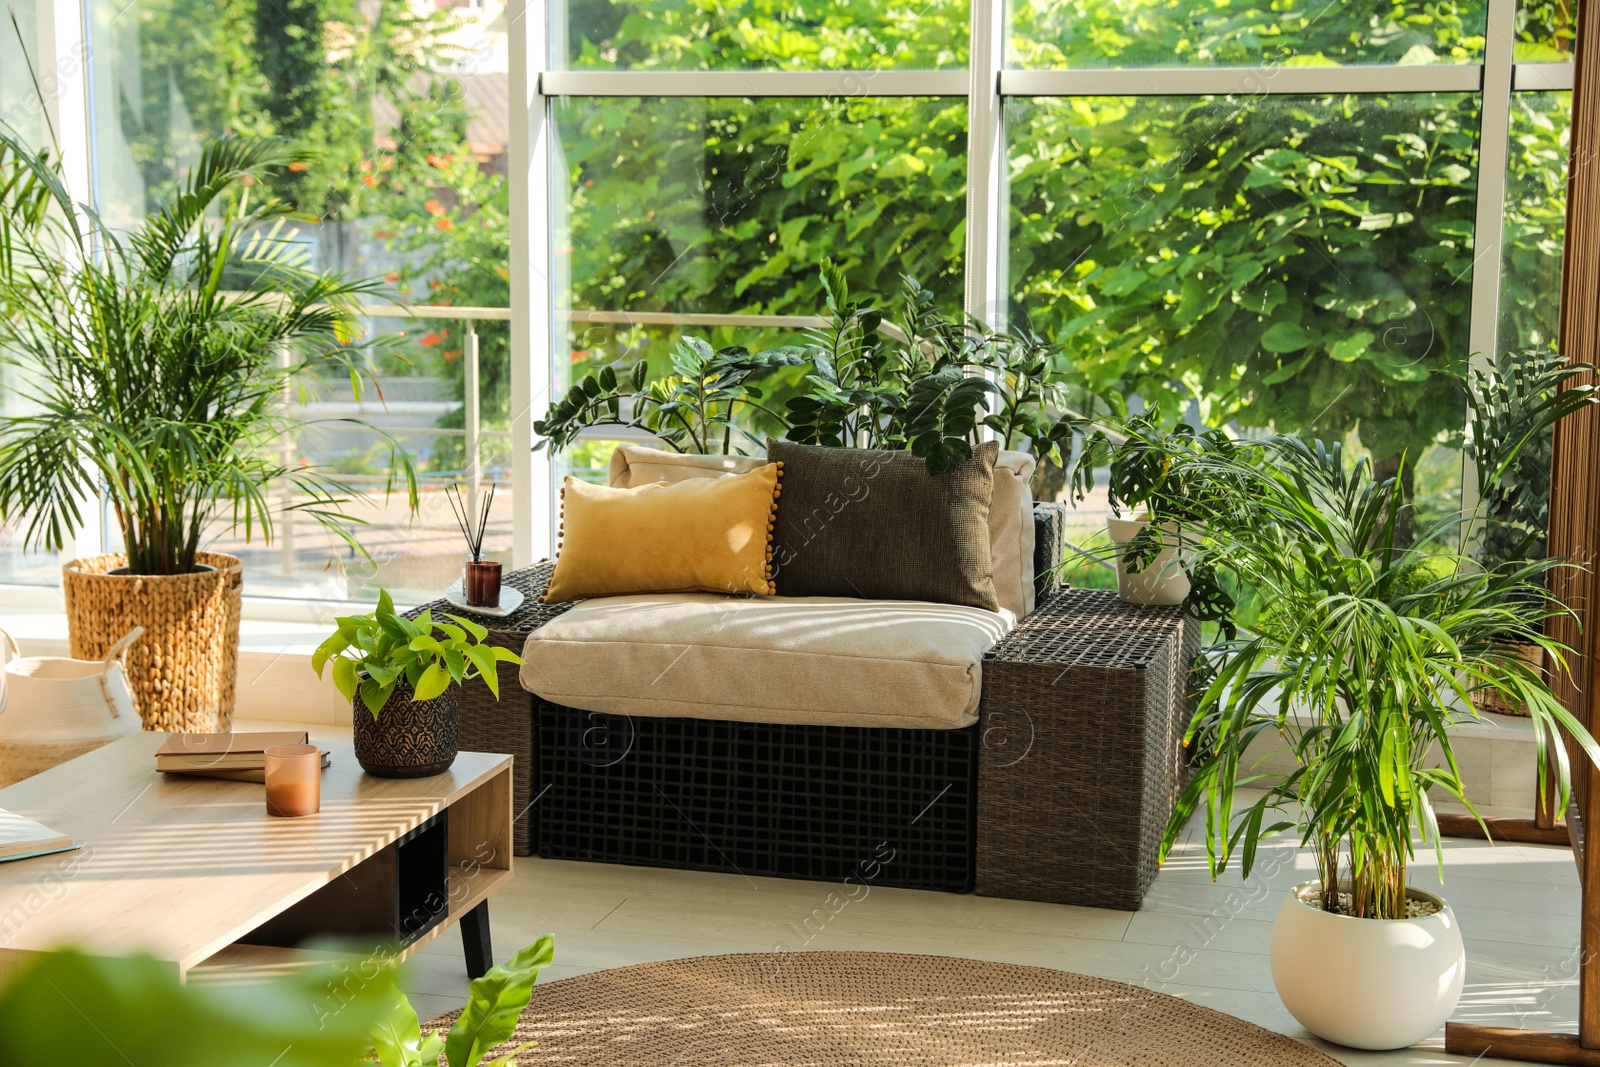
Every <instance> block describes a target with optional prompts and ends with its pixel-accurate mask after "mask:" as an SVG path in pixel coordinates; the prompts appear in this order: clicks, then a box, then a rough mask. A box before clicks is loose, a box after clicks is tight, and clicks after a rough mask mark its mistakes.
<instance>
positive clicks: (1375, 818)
mask: <svg viewBox="0 0 1600 1067" xmlns="http://www.w3.org/2000/svg"><path fill="white" fill-rule="evenodd" d="M1216 462H1218V463H1221V462H1222V461H1220V460H1218V461H1216ZM1230 474H1231V475H1232V476H1233V477H1236V478H1237V479H1239V481H1240V483H1241V485H1242V488H1243V491H1244V493H1245V494H1246V495H1245V499H1248V500H1249V501H1250V502H1251V504H1250V507H1249V508H1248V509H1245V510H1241V511H1238V512H1237V513H1235V514H1234V515H1233V516H1232V517H1231V518H1224V517H1223V515H1222V514H1221V512H1220V510H1219V511H1218V512H1217V513H1214V514H1212V515H1211V516H1209V518H1210V520H1211V521H1210V522H1209V523H1208V528H1207V536H1206V539H1205V541H1204V543H1203V544H1202V545H1200V546H1198V547H1197V549H1196V552H1197V554H1199V555H1200V556H1201V557H1203V558H1204V559H1205V560H1206V561H1207V562H1208V563H1210V564H1212V565H1215V566H1218V567H1222V568H1225V569H1226V570H1228V571H1229V572H1231V573H1232V574H1233V575H1234V576H1235V577H1236V578H1237V580H1238V585H1239V588H1241V589H1242V590H1244V591H1246V592H1247V595H1248V597H1249V600H1250V602H1251V603H1252V604H1254V605H1257V606H1258V607H1259V611H1258V614H1257V616H1256V617H1254V618H1252V619H1249V620H1247V622H1248V633H1247V634H1244V635H1241V636H1240V637H1238V638H1236V639H1234V640H1232V641H1228V642H1224V643H1222V644H1220V645H1217V646H1214V647H1213V649H1212V650H1211V652H1212V653H1213V663H1214V664H1215V673H1214V674H1213V675H1212V676H1211V678H1210V681H1209V685H1207V687H1206V689H1205V691H1204V693H1203V694H1202V695H1201V696H1200V698H1199V702H1198V706H1197V708H1196V711H1195V716H1194V719H1193V721H1192V723H1191V725H1190V728H1189V732H1188V736H1187V738H1186V743H1187V744H1188V745H1189V746H1190V747H1191V748H1192V749H1193V750H1196V751H1197V752H1198V758H1197V759H1196V760H1195V761H1194V762H1195V767H1196V772H1195V776H1194V777H1193V779H1192V780H1191V781H1190V783H1189V785H1188V786H1187V787H1186V788H1185V789H1184V790H1183V792H1182V794H1181V795H1180V797H1179V799H1178V804H1177V808H1176V810H1175V811H1174V813H1173V816H1172V820H1171V822H1169V823H1168V825H1167V830H1166V835H1165V838H1164V840H1163V844H1162V850H1163V855H1165V853H1166V852H1167V851H1168V850H1170V849H1171V848H1172V845H1173V843H1174V842H1175V841H1176V840H1177V838H1178V835H1179V834H1180V833H1181V832H1182V830H1183V827H1184V824H1185V822H1186V821H1187V820H1188V818H1189V816H1190V815H1191V814H1192V813H1193V812H1194V811H1195V810H1196V809H1198V808H1200V807H1204V809H1205V812H1206V823H1205V842H1206V855H1207V859H1208V861H1209V864H1210V867H1211V871H1212V874H1213V875H1215V874H1217V873H1220V872H1221V871H1222V870H1223V869H1224V868H1225V867H1226V866H1227V863H1228V861H1229V859H1230V858H1232V857H1233V856H1234V855H1235V854H1238V855H1239V856H1240V859H1241V861H1242V865H1243V869H1244V873H1245V875H1246V876H1248V875H1249V873H1250V871H1251V868H1252V865H1253V863H1254V860H1255V854H1256V849H1257V846H1258V845H1259V843H1260V842H1261V840H1262V839H1263V838H1265V837H1267V836H1269V835H1271V834H1273V833H1276V832H1278V831H1279V830H1283V829H1295V830H1298V831H1299V833H1300V836H1301V842H1302V844H1303V845H1305V846H1307V847H1309V848H1310V849H1311V852H1312V854H1313V856H1314V857H1315V859H1316V863H1317V872H1318V875H1319V878H1320V881H1321V903H1322V906H1323V908H1324V909H1325V910H1328V911H1331V912H1342V913H1345V914H1350V915H1353V916H1356V917H1359V918H1377V919H1398V918H1404V917H1405V915H1406V903H1405V902H1406V867H1407V864H1408V863H1409V861H1410V860H1411V859H1412V858H1413V856H1414V845H1413V841H1414V835H1415V836H1416V837H1420V838H1421V840H1422V841H1423V842H1424V843H1426V844H1429V845H1432V846H1433V848H1434V851H1435V855H1436V857H1437V859H1438V862H1439V864H1440V867H1441V870H1442V867H1443V851H1442V844H1441V840H1440V836H1439V829H1438V824H1437V820H1436V818H1435V815H1434V808H1433V799H1432V796H1431V795H1430V794H1431V793H1443V794H1446V795H1448V796H1449V797H1450V798H1451V799H1453V800H1456V801H1459V802H1460V803H1462V804H1464V805H1465V806H1466V807H1467V809H1468V810H1469V811H1472V812H1473V813H1474V815H1476V809H1475V808H1474V807H1473V805H1472V802H1471V801H1470V800H1469V799H1468V798H1467V795H1466V790H1465V786H1464V785H1463V783H1462V779H1461V771H1460V768H1459V767H1458V765H1457V763H1456V757H1455V751H1454V746H1453V738H1454V736H1455V727H1456V726H1457V725H1458V724H1460V723H1462V722H1470V721H1472V720H1474V719H1476V718H1477V717H1478V712H1477V710H1476V708H1475V706H1474V699H1475V696H1477V695H1481V694H1482V693H1483V692H1484V691H1494V692H1497V693H1499V694H1500V695H1501V696H1503V697H1504V698H1505V699H1506V700H1507V702H1508V703H1512V702H1515V703H1521V704H1522V705H1524V706H1525V707H1526V708H1527V709H1528V714H1529V718H1530V720H1531V722H1532V725H1533V731H1534V738H1535V741H1536V748H1537V757H1536V760H1535V765H1536V767H1537V768H1538V775H1539V788H1540V790H1541V791H1542V790H1543V789H1544V788H1545V781H1546V779H1545V775H1546V774H1551V773H1553V774H1554V775H1555V776H1556V778H1555V784H1556V786H1557V792H1558V794H1559V804H1558V807H1557V810H1564V809H1565V807H1566V803H1567V796H1568V791H1569V783H1570V773H1569V768H1568V764H1567V749H1566V746H1565V745H1564V744H1563V743H1562V736H1561V735H1563V734H1565V735H1566V736H1568V737H1571V738H1572V739H1573V740H1574V741H1576V742H1577V744H1578V746H1579V748H1580V749H1581V750H1582V751H1583V752H1584V753H1585V755H1587V757H1588V758H1589V759H1591V760H1594V761H1595V762H1596V763H1600V747H1597V746H1596V744H1595V742H1594V740H1593V738H1592V737H1590V735H1589V733H1588V732H1587V731H1586V730H1585V729H1584V728H1583V726H1582V725H1581V724H1580V723H1579V722H1578V721H1577V720H1576V719H1575V718H1574V717H1573V716H1572V714H1571V713H1570V712H1569V711H1567V709H1566V708H1565V707H1563V706H1562V704H1561V703H1560V702H1559V701H1558V700H1557V699H1556V698H1555V697H1554V696H1553V695H1552V694H1551V691H1550V688H1549V685H1548V683H1547V681H1546V680H1545V678H1544V676H1543V675H1542V674H1541V672H1540V671H1539V670H1538V669H1537V668H1536V667H1534V666H1533V665H1531V664H1529V663H1528V662H1526V661H1525V660H1523V659H1521V658H1520V657H1518V656H1517V655H1516V654H1515V652H1514V651H1512V650H1510V649H1508V648H1507V646H1506V638H1507V636H1508V635H1510V636H1512V637H1514V638H1516V639H1517V640H1521V641H1526V642H1529V643H1532V644H1536V645H1538V646H1540V647H1541V648H1542V649H1543V650H1544V652H1545V655H1546V662H1547V663H1548V664H1549V669H1550V670H1551V672H1552V673H1554V672H1556V671H1561V670H1565V669H1566V660H1565V658H1564V657H1565V656H1566V654H1567V653H1568V652H1569V651H1570V650H1568V649H1567V648H1565V647H1564V646H1562V645H1561V644H1559V643H1558V642H1556V641H1554V640H1552V639H1551V638H1549V637H1547V636H1546V635H1545V627H1544V623H1545V620H1546V619H1548V618H1550V617H1552V616H1555V615H1558V614H1563V613H1565V612H1566V610H1567V609H1566V608H1565V607H1564V606H1562V605H1561V604H1560V603H1559V602H1557V601H1555V600H1554V599H1553V598H1552V597H1551V596H1550V594H1549V593H1548V592H1547V591H1546V589H1545V582H1544V579H1545V575H1546V574H1547V573H1548V572H1549V571H1550V570H1552V569H1553V568H1555V567H1559V566H1562V565H1563V564H1562V563H1561V561H1557V560H1552V559H1539V560H1534V561H1531V562H1528V563H1526V564H1524V565H1522V566H1518V567H1502V568H1496V569H1493V570H1484V569H1483V568H1481V567H1478V566H1477V565H1476V564H1474V563H1473V562H1472V561H1471V560H1469V559H1467V558H1466V557H1464V556H1463V555H1462V554H1461V553H1460V552H1459V550H1458V548H1457V546H1458V545H1459V543H1460V540H1459V535H1460V532H1461V524H1462V522H1463V520H1462V518H1461V517H1459V516H1456V517H1452V518H1449V519H1446V520H1442V521H1440V522H1437V523H1434V524H1432V525H1431V526H1428V527H1426V528H1419V529H1418V530H1417V532H1416V534H1415V535H1414V537H1412V538H1411V539H1410V540H1409V542H1407V541H1404V540H1402V539H1401V538H1400V537H1398V536H1397V531H1398V530H1400V529H1401V528H1402V527H1403V526H1404V525H1405V523H1406V521H1407V519H1408V516H1407V514H1406V512H1407V511H1408V510H1409V509H1410V507H1411V505H1410V504H1409V503H1407V502H1406V500H1405V498H1404V492H1403V489H1402V488H1401V485H1400V480H1399V479H1398V478H1388V479H1381V480H1380V479H1379V478H1377V477H1376V476H1375V475H1374V473H1373V469H1372V465H1371V463H1370V461H1368V460H1361V461H1360V462H1357V463H1350V462H1348V461H1347V460H1346V457H1345V455H1344V452H1343V450H1342V448H1341V447H1340V446H1339V445H1337V444H1334V445H1331V446H1330V445H1325V444H1323V443H1321V442H1311V443H1307V442H1304V441H1302V440H1300V439H1298V438H1293V437H1279V438H1273V439H1271V440H1269V441H1267V442H1266V443H1265V444H1264V445H1262V453H1261V455H1259V456H1250V457H1248V458H1244V459H1237V460H1235V461H1233V462H1232V463H1231V471H1230ZM1272 739H1276V740H1277V741H1279V742H1281V743H1282V744H1283V745H1284V746H1285V747H1286V748H1287V751H1288V752H1289V753H1290V755H1291V756H1292V757H1293V768H1292V769H1291V770H1288V771H1286V772H1270V771H1257V770H1256V769H1255V768H1254V766H1253V764H1252V763H1251V760H1252V759H1253V758H1254V755H1259V753H1260V752H1261V749H1259V748H1257V749H1255V750H1254V753H1253V754H1252V752H1251V750H1252V745H1253V744H1255V743H1257V742H1258V741H1259V742H1261V743H1262V744H1267V743H1268V742H1270V741H1271V740H1272ZM1240 786H1244V787H1247V788H1248V789H1250V790H1252V791H1260V792H1259V794H1258V795H1255V794H1253V795H1252V796H1251V797H1250V798H1245V797H1241V796H1240V794H1239V792H1238V789H1239V787H1240ZM1541 795H1543V793H1542V792H1541ZM1341 890H1343V891H1344V892H1347V893H1348V894H1349V898H1348V903H1346V902H1344V901H1342V900H1341V898H1340V891H1341Z"/></svg>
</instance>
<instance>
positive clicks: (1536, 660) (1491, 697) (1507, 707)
mask: <svg viewBox="0 0 1600 1067" xmlns="http://www.w3.org/2000/svg"><path fill="white" fill-rule="evenodd" d="M1504 647H1505V649H1506V651H1507V652H1510V653H1511V654H1512V655H1514V656H1516V657H1517V658H1519V659H1522V660H1525V661H1527V662H1528V663H1530V664H1532V665H1533V666H1534V667H1536V668H1538V670H1539V671H1541V672H1543V671H1544V649H1542V648H1540V647H1539V646H1538V645H1534V644H1525V643H1522V642H1518V643H1516V644H1507V645H1505V646H1504ZM1472 701H1473V703H1474V704H1476V705H1477V706H1478V710H1479V711H1492V712H1494V713H1495V714H1496V715H1521V716H1524V717H1526V716H1527V714H1528V709H1527V708H1526V707H1524V706H1523V704H1522V702H1521V701H1510V700H1507V699H1506V698H1505V695H1504V694H1502V693H1501V692H1499V691H1498V690H1495V689H1480V690H1478V691H1477V692H1476V693H1473V694H1472Z"/></svg>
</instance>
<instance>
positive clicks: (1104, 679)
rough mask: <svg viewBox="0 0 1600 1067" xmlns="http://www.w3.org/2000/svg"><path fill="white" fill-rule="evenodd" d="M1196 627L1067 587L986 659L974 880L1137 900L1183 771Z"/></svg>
mask: <svg viewBox="0 0 1600 1067" xmlns="http://www.w3.org/2000/svg"><path fill="white" fill-rule="evenodd" d="M1199 638H1200V628H1199V625H1198V624H1197V623H1196V622H1194V620H1192V619H1187V618H1185V617H1184V615H1183V613H1182V611H1181V610H1180V609H1178V608H1147V607H1135V606H1132V605H1129V604H1124V603H1122V601H1120V600H1119V599H1118V598H1117V594H1116V593H1112V592H1105V591H1101V590H1086V589H1064V590H1061V591H1060V592H1057V593H1055V594H1054V595H1052V596H1050V597H1048V598H1046V599H1043V600H1041V602H1040V604H1039V608H1038V610H1037V611H1035V612H1034V614H1032V615H1030V616H1028V618H1026V619H1024V620H1023V621H1022V622H1021V623H1020V624H1018V626H1017V627H1016V628H1015V629H1014V630H1012V631H1011V633H1010V634H1008V635H1007V636H1006V638H1005V639H1004V640H1003V641H1001V642H1000V643H999V644H998V645H996V646H995V647H994V649H993V650H991V652H990V653H989V655H988V656H987V657H985V659H984V663H983V701H982V703H981V705H980V706H979V709H978V710H979V717H980V723H981V730H982V750H981V752H980V756H979V763H978V861H977V866H978V871H977V891H978V892H979V893H981V894H985V895H989V896H1001V897H1021V898H1025V899H1032V900H1050V901H1057V902H1060V903H1070V904H1088V905H1094V906H1098V907H1112V908H1137V907H1138V906H1139V902H1140V901H1141V900H1142V899H1143V897H1144V892H1145V890H1146V889H1147V888H1148V887H1149V885H1150V881H1151V879H1153V878H1154V877H1155V871H1156V854H1157V850H1158V848H1159V846H1160V842H1161V833H1162V831H1163V829H1164V828H1165V826H1166V821H1167V819H1168V818H1169V817H1170V816H1171V814H1172V807H1173V804H1174V803H1175V802H1176V800H1177V795H1178V790H1179V788H1180V786H1181V784H1182V778H1183V773H1184V770H1183V762H1182V759H1181V754H1180V746H1181V743H1182V740H1183V733H1184V729H1185V727H1186V726H1187V725H1188V710H1187V704H1186V701H1185V682H1186V679H1187V676H1188V668H1189V664H1190V662H1191V661H1192V660H1193V659H1194V655H1195V653H1196V652H1197V651H1198V650H1199Z"/></svg>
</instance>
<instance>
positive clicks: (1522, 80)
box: [1511, 63, 1575, 93]
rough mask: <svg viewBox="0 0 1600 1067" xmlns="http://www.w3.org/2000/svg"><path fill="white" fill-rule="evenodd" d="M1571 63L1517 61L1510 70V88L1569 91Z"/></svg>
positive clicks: (1520, 91) (1518, 90)
mask: <svg viewBox="0 0 1600 1067" xmlns="http://www.w3.org/2000/svg"><path fill="white" fill-rule="evenodd" d="M1574 66H1575V64H1572V63H1518V64H1516V65H1515V66H1513V68H1512V71H1511V88H1513V89H1515V90H1516V91H1517V92H1519V93H1526V92H1546V93H1556V92H1571V91H1572V79H1573V68H1574Z"/></svg>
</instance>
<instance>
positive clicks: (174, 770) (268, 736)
mask: <svg viewBox="0 0 1600 1067" xmlns="http://www.w3.org/2000/svg"><path fill="white" fill-rule="evenodd" d="M309 742H310V739H309V737H308V736H307V735H306V732H305V731H304V730H300V731H284V732H282V733H256V734H173V735H172V736H171V737H168V738H167V740H166V742H165V743H163V744H162V746H161V747H160V748H158V749H156V770H158V771H160V772H161V773H163V774H192V775H198V776H200V777H202V778H225V779H228V780H230V781H235V782H264V781H265V780H266V774H265V768H266V756H265V755H264V753H265V752H266V751H267V749H269V748H272V747H274V746H276V745H304V744H308V743H309ZM328 762H329V760H328V752H327V750H326V749H323V751H322V765H323V766H324V767H326V766H327V765H328Z"/></svg>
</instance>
